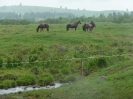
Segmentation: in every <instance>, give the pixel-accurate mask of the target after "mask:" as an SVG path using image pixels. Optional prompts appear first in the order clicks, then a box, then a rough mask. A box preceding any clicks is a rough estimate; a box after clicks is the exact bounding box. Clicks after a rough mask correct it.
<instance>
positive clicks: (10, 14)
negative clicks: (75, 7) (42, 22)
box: [0, 12, 75, 20]
mask: <svg viewBox="0 0 133 99" xmlns="http://www.w3.org/2000/svg"><path fill="white" fill-rule="evenodd" d="M57 17H68V18H73V17H75V15H74V14H72V13H57V12H54V13H51V12H42V13H41V12H37V13H33V12H31V13H25V14H24V15H22V14H21V13H20V14H16V13H14V12H0V19H31V20H35V19H47V18H57Z"/></svg>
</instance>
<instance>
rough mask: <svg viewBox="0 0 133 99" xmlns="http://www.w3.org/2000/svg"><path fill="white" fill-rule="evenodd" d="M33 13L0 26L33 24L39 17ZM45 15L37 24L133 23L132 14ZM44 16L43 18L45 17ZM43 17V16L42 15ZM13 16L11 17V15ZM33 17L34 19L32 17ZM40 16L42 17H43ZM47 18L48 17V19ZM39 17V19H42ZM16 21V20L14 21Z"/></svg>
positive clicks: (7, 21) (7, 20)
mask: <svg viewBox="0 0 133 99" xmlns="http://www.w3.org/2000/svg"><path fill="white" fill-rule="evenodd" d="M34 14H35V13H30V14H28V13H27V14H26V15H27V16H26V15H25V17H24V16H23V18H20V17H22V16H21V15H19V16H17V15H16V16H15V17H19V18H11V17H10V18H6V19H1V20H0V24H17V25H18V24H23V25H24V24H30V23H35V22H36V21H35V19H36V18H38V17H39V13H38V14H37V15H38V17H37V16H34ZM45 14H47V17H45V19H42V20H40V21H37V22H38V23H49V24H63V23H68V22H69V23H74V22H76V21H77V20H81V21H82V22H90V21H94V22H114V23H130V22H133V12H131V13H124V14H121V13H117V14H116V13H115V12H114V13H110V14H108V16H105V15H104V14H100V15H99V16H98V17H95V16H93V17H85V16H84V15H83V16H81V17H75V16H74V15H72V14H66V13H65V14H66V15H70V16H71V17H66V16H63V15H65V14H62V15H61V13H56V14H57V15H59V16H60V17H56V18H55V17H50V16H51V14H50V13H45ZM45 14H44V16H45ZM42 15H43V14H42ZM12 16H13V15H12ZM33 16H34V17H33ZM44 16H42V17H44ZM48 16H49V17H48ZM42 17H39V18H42ZM16 19H17V20H16ZM18 19H19V20H18Z"/></svg>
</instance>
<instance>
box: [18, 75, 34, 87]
mask: <svg viewBox="0 0 133 99" xmlns="http://www.w3.org/2000/svg"><path fill="white" fill-rule="evenodd" d="M35 83H36V78H35V76H34V75H31V74H28V75H23V76H22V77H20V78H19V79H18V80H17V85H23V86H27V85H34V84H35Z"/></svg>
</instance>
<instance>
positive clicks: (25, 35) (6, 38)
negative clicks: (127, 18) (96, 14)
mask: <svg viewBox="0 0 133 99" xmlns="http://www.w3.org/2000/svg"><path fill="white" fill-rule="evenodd" d="M82 25H83V24H82ZM82 25H79V27H78V29H77V31H74V30H73V29H70V30H69V31H66V29H65V25H64V24H60V25H56V24H51V25H50V31H49V32H46V31H44V32H38V33H37V32H36V31H35V29H36V27H37V25H36V24H31V25H8V26H5V25H0V35H1V36H0V45H1V50H0V63H1V65H0V67H1V69H0V88H1V89H2V88H9V87H15V86H21V85H37V86H45V85H49V84H52V85H53V84H54V82H55V81H59V82H73V83H70V84H68V85H63V86H62V87H60V88H57V89H50V90H38V91H28V92H23V93H22V92H19V93H16V94H9V95H1V96H0V97H1V98H9V97H10V99H14V98H15V99H17V98H18V97H19V98H22V99H29V98H32V99H44V98H45V99H82V98H83V99H107V98H110V99H112V98H113V99H121V98H124V99H131V98H132V92H133V90H132V86H133V84H132V83H133V80H132V75H133V73H132V62H133V61H132V51H133V47H132V46H133V42H132V30H133V29H132V27H131V26H132V25H133V24H132V23H130V24H129V23H127V24H126V23H125V24H114V23H96V26H97V27H96V28H94V30H93V31H92V32H90V31H88V32H83V31H82ZM114 55H116V56H114ZM117 55H120V56H117ZM103 56H106V57H103ZM108 56H112V57H108ZM88 57H96V58H88ZM71 59H73V60H71ZM82 66H83V68H82ZM82 69H83V76H84V77H83V78H82V77H81V72H82V71H81V70H82Z"/></svg>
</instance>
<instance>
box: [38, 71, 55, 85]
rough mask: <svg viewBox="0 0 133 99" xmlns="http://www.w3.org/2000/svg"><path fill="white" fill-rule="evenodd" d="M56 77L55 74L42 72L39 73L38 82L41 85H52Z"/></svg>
mask: <svg viewBox="0 0 133 99" xmlns="http://www.w3.org/2000/svg"><path fill="white" fill-rule="evenodd" d="M53 81H54V79H53V76H52V75H51V74H48V73H47V74H41V75H39V80H38V84H39V85H40V86H46V85H51V83H53Z"/></svg>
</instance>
